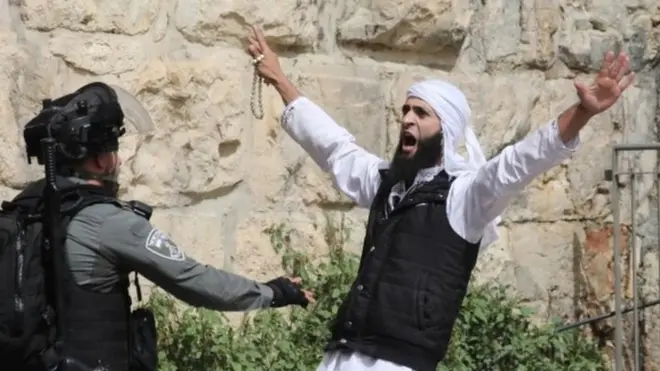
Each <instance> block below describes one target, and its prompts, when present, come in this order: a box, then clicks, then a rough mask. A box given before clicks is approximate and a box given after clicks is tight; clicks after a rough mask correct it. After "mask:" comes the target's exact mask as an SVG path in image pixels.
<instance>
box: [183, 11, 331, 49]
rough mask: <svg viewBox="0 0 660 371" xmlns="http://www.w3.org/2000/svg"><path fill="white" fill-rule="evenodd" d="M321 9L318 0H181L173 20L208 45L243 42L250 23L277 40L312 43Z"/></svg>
mask: <svg viewBox="0 0 660 371" xmlns="http://www.w3.org/2000/svg"><path fill="white" fill-rule="evenodd" d="M318 11H319V5H318V4H317V3H316V2H315V1H303V2H301V1H294V0H287V1H280V2H278V3H277V4H275V3H273V2H272V1H268V0H259V1H248V2H235V1H229V0H223V1H215V0H186V1H182V0H180V1H178V2H177V6H176V10H175V12H174V15H173V22H174V24H175V26H176V28H177V29H178V30H179V31H180V32H181V33H182V34H183V35H184V36H185V37H186V38H187V39H188V40H190V41H191V42H195V43H200V44H204V45H213V44H215V43H218V42H233V43H238V44H239V45H243V44H244V41H243V40H244V38H245V37H246V34H247V33H248V32H250V30H249V26H251V25H252V24H258V25H259V26H260V27H262V29H263V30H264V31H265V34H266V35H267V37H268V39H269V42H271V43H273V44H279V45H290V46H296V47H309V46H311V45H313V43H314V42H315V41H316V40H317V39H318V34H319V30H318V28H317V25H316V24H317V22H318V19H317V14H318Z"/></svg>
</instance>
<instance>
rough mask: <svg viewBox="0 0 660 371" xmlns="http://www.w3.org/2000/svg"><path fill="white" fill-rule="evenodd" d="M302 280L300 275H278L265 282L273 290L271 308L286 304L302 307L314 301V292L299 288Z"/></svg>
mask: <svg viewBox="0 0 660 371" xmlns="http://www.w3.org/2000/svg"><path fill="white" fill-rule="evenodd" d="M301 282H302V280H301V279H300V277H295V278H289V277H278V278H275V279H273V280H271V281H268V282H266V285H268V286H269V287H270V288H271V289H272V290H273V302H272V304H271V307H272V308H279V307H284V306H287V305H300V306H301V307H303V308H306V307H307V304H309V303H314V302H315V300H314V294H312V293H311V292H309V291H307V290H302V289H301V288H300V283H301Z"/></svg>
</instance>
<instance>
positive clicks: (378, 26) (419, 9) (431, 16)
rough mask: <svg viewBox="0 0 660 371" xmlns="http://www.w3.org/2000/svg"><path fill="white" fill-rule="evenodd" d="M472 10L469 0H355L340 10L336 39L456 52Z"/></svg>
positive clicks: (344, 42) (388, 46)
mask: <svg viewBox="0 0 660 371" xmlns="http://www.w3.org/2000/svg"><path fill="white" fill-rule="evenodd" d="M472 13H473V10H472V8H471V5H470V2H468V1H458V0H441V1H438V0H436V1H425V2H414V3H413V2H406V1H400V0H381V1H367V0H361V1H354V2H349V3H348V5H347V7H346V10H345V11H344V13H343V14H344V17H343V18H342V19H341V23H340V24H339V26H338V30H337V31H338V35H337V40H338V42H339V43H340V44H348V45H368V46H371V47H387V48H394V49H397V50H405V51H417V52H421V53H429V54H432V53H438V52H440V51H448V52H450V53H451V54H457V53H456V51H457V50H460V48H461V45H462V44H463V41H464V40H465V37H466V36H467V34H468V26H469V25H470V20H471V17H472Z"/></svg>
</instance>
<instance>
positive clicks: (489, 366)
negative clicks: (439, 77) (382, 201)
mask: <svg viewBox="0 0 660 371" xmlns="http://www.w3.org/2000/svg"><path fill="white" fill-rule="evenodd" d="M267 232H268V233H269V234H270V236H271V242H272V244H273V247H274V248H275V250H276V251H277V252H278V253H279V254H280V255H281V256H282V265H283V268H284V269H285V271H287V273H288V274H291V275H296V276H300V277H302V278H303V280H304V282H305V283H306V285H307V286H308V287H310V288H311V289H312V290H313V291H314V292H315V293H316V296H317V303H316V304H314V305H310V306H309V307H308V308H307V309H302V308H299V307H294V308H290V309H278V310H264V311H257V312H252V313H250V314H247V315H245V316H243V319H242V322H241V323H240V325H239V326H231V325H230V323H229V321H228V320H227V318H226V317H225V316H224V315H223V314H222V313H217V312H213V311H209V310H206V309H199V308H191V307H189V306H186V305H181V303H180V302H178V301H177V300H176V299H173V298H172V297H171V296H169V295H167V294H164V293H162V292H161V291H159V290H155V291H154V292H153V293H152V295H151V297H150V299H149V302H148V305H149V306H150V307H151V308H152V309H153V310H154V312H155V315H156V320H157V324H158V329H159V358H160V368H159V369H160V370H162V371H196V370H199V371H201V370H204V371H215V370H217V371H256V370H271V371H284V370H315V369H316V367H317V366H318V364H319V362H320V361H321V358H322V353H323V352H322V350H323V346H324V344H325V340H326V339H327V336H328V334H329V333H328V323H329V321H330V320H331V319H332V318H333V316H334V314H335V313H336V311H337V309H338V307H339V304H340V303H341V299H342V297H343V295H344V294H345V293H346V292H347V290H348V288H349V286H350V284H351V282H352V280H353V278H354V277H355V274H356V271H357V267H358V257H357V256H355V255H353V254H350V253H349V252H347V251H346V250H345V249H344V241H346V237H347V230H346V229H345V228H343V223H341V224H340V225H339V226H335V225H334V224H333V223H330V222H328V224H327V226H326V242H327V244H328V248H329V256H328V259H324V261H322V262H319V263H314V262H312V261H310V259H309V258H308V257H307V256H306V255H305V254H303V253H301V252H298V251H295V250H294V249H292V248H291V247H290V246H289V235H290V231H289V230H287V229H285V228H284V226H282V225H280V226H277V227H273V228H270V229H268V230H267ZM530 315H532V313H531V311H529V310H526V309H525V308H524V307H523V306H521V304H520V302H519V301H518V300H517V299H516V298H511V297H509V296H508V295H507V291H506V287H504V286H496V285H494V284H488V285H483V286H477V285H472V286H471V288H470V291H469V293H468V295H467V296H466V299H465V301H464V305H463V310H462V312H461V315H460V316H459V319H458V322H457V324H456V327H455V331H454V336H453V339H452V343H451V345H450V349H449V353H448V355H447V357H446V359H445V361H444V363H443V365H441V366H440V367H439V370H452V371H472V370H480V371H481V370H493V371H495V370H507V371H508V370H537V371H543V370H553V371H554V370H581V371H589V370H598V371H599V370H606V366H605V362H604V359H603V356H602V354H601V352H600V351H599V350H598V349H597V347H596V346H595V345H593V344H592V343H591V342H590V341H587V340H586V339H584V338H582V337H581V336H580V335H579V333H577V332H573V333H568V332H567V333H562V334H555V333H554V331H553V329H552V327H551V326H545V327H535V326H533V325H532V324H531V322H530V320H529V316H530Z"/></svg>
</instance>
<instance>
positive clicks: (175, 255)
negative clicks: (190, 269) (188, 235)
mask: <svg viewBox="0 0 660 371" xmlns="http://www.w3.org/2000/svg"><path fill="white" fill-rule="evenodd" d="M144 247H146V248H147V250H149V251H151V252H152V253H154V254H156V255H158V256H160V257H162V258H165V259H169V260H174V261H183V260H185V259H186V256H185V254H184V253H183V251H181V249H179V247H178V246H177V245H176V244H175V243H174V241H172V240H170V238H169V237H167V235H166V234H165V233H163V232H161V231H160V230H158V228H154V229H152V230H151V232H149V236H147V242H146V243H145V244H144Z"/></svg>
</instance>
